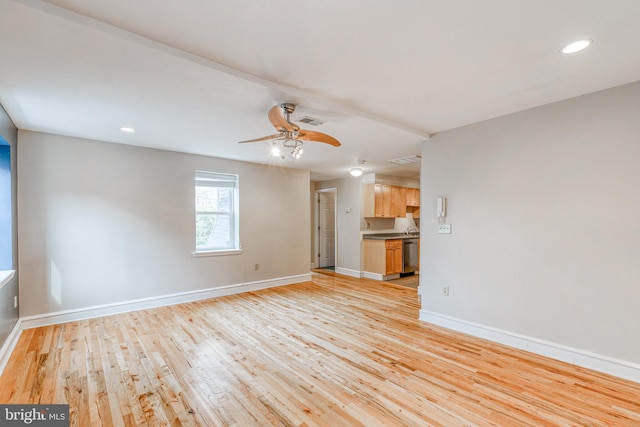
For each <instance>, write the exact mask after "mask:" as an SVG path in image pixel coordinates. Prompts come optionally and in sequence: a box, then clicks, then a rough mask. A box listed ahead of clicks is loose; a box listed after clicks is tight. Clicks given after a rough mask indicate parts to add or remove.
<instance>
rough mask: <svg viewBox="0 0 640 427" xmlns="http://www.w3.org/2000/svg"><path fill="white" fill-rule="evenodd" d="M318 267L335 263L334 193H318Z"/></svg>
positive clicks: (330, 265)
mask: <svg viewBox="0 0 640 427" xmlns="http://www.w3.org/2000/svg"><path fill="white" fill-rule="evenodd" d="M318 249H319V251H318V254H319V255H318V267H319V268H323V267H333V266H335V265H336V193H335V192H333V191H321V192H319V193H318Z"/></svg>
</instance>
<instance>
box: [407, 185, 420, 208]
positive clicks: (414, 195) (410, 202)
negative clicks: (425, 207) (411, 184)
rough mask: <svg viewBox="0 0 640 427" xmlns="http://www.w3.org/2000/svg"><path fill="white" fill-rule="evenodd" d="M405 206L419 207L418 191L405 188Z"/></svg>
mask: <svg viewBox="0 0 640 427" xmlns="http://www.w3.org/2000/svg"><path fill="white" fill-rule="evenodd" d="M406 200H407V206H420V189H418V188H407V199H406Z"/></svg>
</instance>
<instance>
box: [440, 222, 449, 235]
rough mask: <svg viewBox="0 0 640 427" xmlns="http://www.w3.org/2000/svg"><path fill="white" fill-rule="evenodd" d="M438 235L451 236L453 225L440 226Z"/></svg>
mask: <svg viewBox="0 0 640 427" xmlns="http://www.w3.org/2000/svg"><path fill="white" fill-rule="evenodd" d="M438 234H451V224H438Z"/></svg>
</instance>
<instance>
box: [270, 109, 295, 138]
mask: <svg viewBox="0 0 640 427" xmlns="http://www.w3.org/2000/svg"><path fill="white" fill-rule="evenodd" d="M269 121H270V122H271V124H272V125H273V126H274V127H275V128H276V130H278V131H280V132H283V131H285V130H286V131H288V132H296V131H297V130H298V129H300V127H299V126H298V125H295V124H293V123H289V122H288V121H287V119H285V118H284V114H282V108H281V107H280V106H279V105H276V106H274V107H271V109H270V110H269Z"/></svg>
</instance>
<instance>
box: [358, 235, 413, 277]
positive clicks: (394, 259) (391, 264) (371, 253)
mask: <svg viewBox="0 0 640 427" xmlns="http://www.w3.org/2000/svg"><path fill="white" fill-rule="evenodd" d="M363 242H364V248H363V250H364V270H365V272H368V273H375V274H377V275H379V278H380V279H383V278H386V276H392V275H396V276H395V277H398V276H399V275H400V273H402V265H403V262H404V259H403V257H402V240H401V239H386V240H384V239H379V240H373V239H371V240H370V239H365V240H364V241H363Z"/></svg>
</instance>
